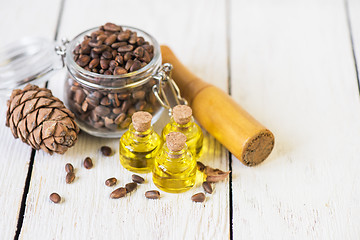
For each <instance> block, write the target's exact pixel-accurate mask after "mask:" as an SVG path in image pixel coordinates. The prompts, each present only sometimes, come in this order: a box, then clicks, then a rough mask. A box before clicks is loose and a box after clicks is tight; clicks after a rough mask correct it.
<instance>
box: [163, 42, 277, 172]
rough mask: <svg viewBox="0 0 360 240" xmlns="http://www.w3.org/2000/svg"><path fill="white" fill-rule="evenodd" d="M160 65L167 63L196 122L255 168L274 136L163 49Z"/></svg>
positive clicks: (269, 149)
mask: <svg viewBox="0 0 360 240" xmlns="http://www.w3.org/2000/svg"><path fill="white" fill-rule="evenodd" d="M161 53H162V58H163V63H171V64H172V65H173V66H174V68H173V71H172V74H173V75H172V77H173V79H174V80H175V82H176V84H177V85H178V86H179V88H180V91H181V94H182V96H184V97H185V98H186V100H188V102H189V105H190V107H191V108H192V109H193V115H194V117H195V118H196V120H197V121H198V122H199V123H200V124H201V125H202V126H203V127H204V128H205V129H206V130H207V131H208V132H209V133H210V134H211V135H213V136H214V137H215V138H216V139H217V140H218V141H219V142H221V143H222V144H223V145H224V146H225V147H226V148H227V149H228V150H229V151H230V152H231V153H232V154H233V155H235V157H237V158H238V159H239V160H240V161H241V162H242V163H244V164H245V165H247V166H255V165H257V164H259V163H261V162H262V161H264V160H265V159H266V158H267V156H269V154H270V153H271V151H272V149H273V147H274V143H275V139H274V135H273V134H272V133H271V132H270V131H269V130H268V129H266V128H265V127H264V126H263V125H262V124H260V123H259V122H258V121H256V120H255V119H254V118H253V117H252V116H251V115H250V114H248V113H247V112H246V111H245V110H244V109H243V108H242V107H240V106H239V105H238V104H237V103H236V102H235V101H234V100H233V99H232V98H231V97H230V96H229V95H228V94H226V93H225V92H224V91H222V90H220V89H219V88H217V87H215V86H213V85H211V84H209V83H206V82H204V81H203V80H201V79H200V78H198V77H197V76H195V75H194V74H192V73H191V72H190V71H189V70H188V69H187V68H186V67H185V66H184V65H183V64H182V63H181V62H180V61H179V60H178V59H177V58H176V56H175V55H174V53H173V52H172V51H171V49H170V48H169V47H167V46H161Z"/></svg>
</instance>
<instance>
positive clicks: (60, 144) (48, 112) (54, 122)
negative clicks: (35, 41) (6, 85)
mask: <svg viewBox="0 0 360 240" xmlns="http://www.w3.org/2000/svg"><path fill="white" fill-rule="evenodd" d="M7 105H8V110H7V114H6V126H8V127H10V129H11V131H12V134H13V135H14V137H15V138H20V139H21V140H22V141H23V142H25V143H27V144H29V145H30V146H31V147H32V148H34V149H36V150H38V149H40V148H41V149H43V150H44V151H45V152H47V153H50V154H53V153H54V152H56V153H60V154H63V153H65V152H66V150H67V149H68V148H69V147H72V146H73V145H74V144H75V142H76V140H77V134H78V133H79V127H78V126H77V125H76V123H75V121H74V114H73V113H72V112H71V111H70V110H69V109H67V108H66V107H65V106H64V104H63V103H62V102H61V101H60V100H59V99H58V98H56V97H54V96H53V95H52V93H51V90H49V89H46V88H39V87H38V86H35V85H31V84H28V85H27V86H26V87H25V88H24V89H23V90H20V89H15V90H13V92H12V94H11V97H10V100H9V101H8V102H7Z"/></svg>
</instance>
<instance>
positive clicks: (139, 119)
mask: <svg viewBox="0 0 360 240" xmlns="http://www.w3.org/2000/svg"><path fill="white" fill-rule="evenodd" d="M131 119H132V123H133V126H134V129H135V130H136V131H138V132H145V131H146V130H148V129H149V128H150V127H151V120H152V116H151V114H150V113H148V112H143V111H139V112H136V113H134V114H133V115H132V117H131Z"/></svg>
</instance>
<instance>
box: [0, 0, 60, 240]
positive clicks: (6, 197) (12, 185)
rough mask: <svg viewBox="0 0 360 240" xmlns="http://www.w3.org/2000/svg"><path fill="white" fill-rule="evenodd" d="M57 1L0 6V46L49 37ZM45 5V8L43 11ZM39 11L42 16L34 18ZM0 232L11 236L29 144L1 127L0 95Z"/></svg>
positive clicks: (3, 111) (0, 103)
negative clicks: (37, 37)
mask: <svg viewBox="0 0 360 240" xmlns="http://www.w3.org/2000/svg"><path fill="white" fill-rule="evenodd" d="M58 3H59V1H53V2H52V3H51V4H50V2H47V1H42V0H35V1H31V2H28V1H9V2H6V4H3V5H6V6H3V7H2V8H0V16H1V21H0V30H1V32H2V33H3V34H2V37H1V39H0V48H2V47H3V46H4V45H6V44H7V43H10V42H13V41H15V40H16V39H18V38H21V37H23V36H40V37H47V38H49V39H52V38H53V35H54V29H55V26H56V20H57V13H58ZM45 9H47V10H46V11H45ZM34 12H41V15H42V18H44V19H47V20H46V21H45V22H44V21H43V19H41V18H34V17H33V15H34V14H33V13H34ZM0 106H2V107H1V108H0V110H1V111H0V136H1V138H0V139H1V141H0V153H1V159H0V176H1V181H0V215H1V216H2V217H0V236H1V239H12V238H13V237H14V236H15V232H16V227H17V223H18V217H19V211H20V206H21V201H22V196H23V192H24V187H25V179H26V176H27V173H28V168H29V162H30V155H31V148H30V147H29V146H28V145H26V144H24V143H22V142H21V140H19V139H17V140H15V139H14V137H13V136H12V134H11V131H10V129H9V128H7V127H5V116H6V99H5V98H0Z"/></svg>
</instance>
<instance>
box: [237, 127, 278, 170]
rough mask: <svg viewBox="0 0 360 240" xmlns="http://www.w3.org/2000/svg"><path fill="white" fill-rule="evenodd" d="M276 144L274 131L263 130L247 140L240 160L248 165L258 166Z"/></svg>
mask: <svg viewBox="0 0 360 240" xmlns="http://www.w3.org/2000/svg"><path fill="white" fill-rule="evenodd" d="M274 144H275V138H274V135H273V134H272V132H270V131H269V130H264V131H261V132H260V133H259V134H257V135H255V136H254V137H253V138H251V139H249V140H248V141H247V143H246V145H245V148H244V151H243V154H242V156H241V158H240V160H241V161H242V162H243V163H244V164H245V165H247V166H256V165H258V164H260V163H262V162H263V161H264V160H265V159H266V158H267V157H268V156H269V155H270V153H271V151H272V150H273V148H274Z"/></svg>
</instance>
